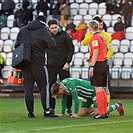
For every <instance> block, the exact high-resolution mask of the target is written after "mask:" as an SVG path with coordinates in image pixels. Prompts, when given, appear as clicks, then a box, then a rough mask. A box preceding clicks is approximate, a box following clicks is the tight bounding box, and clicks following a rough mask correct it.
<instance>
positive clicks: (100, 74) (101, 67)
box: [90, 61, 108, 87]
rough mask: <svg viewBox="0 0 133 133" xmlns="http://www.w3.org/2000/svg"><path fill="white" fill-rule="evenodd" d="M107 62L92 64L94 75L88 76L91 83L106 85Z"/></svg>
mask: <svg viewBox="0 0 133 133" xmlns="http://www.w3.org/2000/svg"><path fill="white" fill-rule="evenodd" d="M107 67H108V66H107V64H106V62H105V61H104V62H96V64H95V66H94V76H93V77H91V78H90V81H91V85H93V86H102V87H107V72H108V69H107Z"/></svg>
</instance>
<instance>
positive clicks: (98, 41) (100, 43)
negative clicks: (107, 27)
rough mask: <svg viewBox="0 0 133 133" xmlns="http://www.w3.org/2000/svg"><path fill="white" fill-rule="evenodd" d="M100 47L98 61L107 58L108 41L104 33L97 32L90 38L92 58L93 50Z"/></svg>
mask: <svg viewBox="0 0 133 133" xmlns="http://www.w3.org/2000/svg"><path fill="white" fill-rule="evenodd" d="M94 49H98V57H97V61H105V59H106V42H105V39H104V37H103V36H102V35H100V34H99V33H95V34H94V35H93V36H92V38H91V40H90V60H91V58H92V55H93V50H94Z"/></svg>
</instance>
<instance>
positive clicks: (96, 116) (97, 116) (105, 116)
mask: <svg viewBox="0 0 133 133" xmlns="http://www.w3.org/2000/svg"><path fill="white" fill-rule="evenodd" d="M93 118H94V119H104V118H108V114H102V115H99V114H97V115H95V116H93Z"/></svg>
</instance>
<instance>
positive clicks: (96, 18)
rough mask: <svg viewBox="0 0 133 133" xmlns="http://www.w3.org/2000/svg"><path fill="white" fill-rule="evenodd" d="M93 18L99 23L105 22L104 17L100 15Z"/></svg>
mask: <svg viewBox="0 0 133 133" xmlns="http://www.w3.org/2000/svg"><path fill="white" fill-rule="evenodd" d="M93 20H96V21H98V22H99V23H101V22H103V20H102V18H101V17H99V16H95V17H94V18H93Z"/></svg>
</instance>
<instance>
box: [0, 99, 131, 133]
mask: <svg viewBox="0 0 133 133" xmlns="http://www.w3.org/2000/svg"><path fill="white" fill-rule="evenodd" d="M60 100H61V99H57V106H56V113H60V110H61V104H60ZM117 101H118V99H112V100H111V104H113V103H115V102H117ZM121 101H122V102H123V107H124V110H125V115H124V116H120V115H119V113H118V112H116V111H113V112H111V113H110V115H109V118H108V119H98V120H95V119H93V118H92V116H86V117H80V118H79V119H78V118H71V117H68V116H67V115H65V116H63V117H59V118H44V117H43V110H42V106H41V102H40V99H37V98H36V99H35V116H36V117H35V118H33V119H29V118H28V117H27V111H26V108H25V103H24V99H22V98H1V99H0V133H133V100H132V99H130V100H125V99H121Z"/></svg>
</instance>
